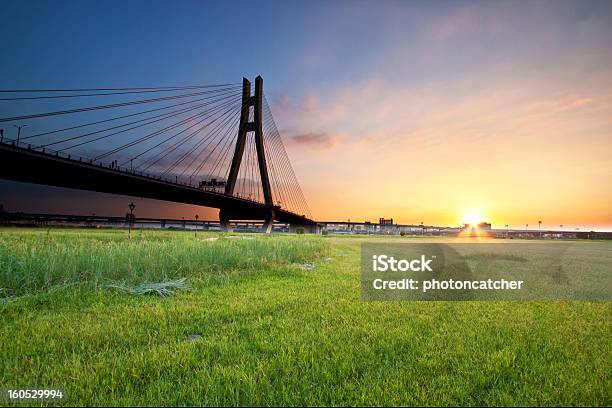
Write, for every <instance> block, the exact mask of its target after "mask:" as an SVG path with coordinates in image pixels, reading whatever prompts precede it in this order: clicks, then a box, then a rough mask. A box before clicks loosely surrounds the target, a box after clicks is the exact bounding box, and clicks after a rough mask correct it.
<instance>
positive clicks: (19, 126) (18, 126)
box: [13, 125, 28, 146]
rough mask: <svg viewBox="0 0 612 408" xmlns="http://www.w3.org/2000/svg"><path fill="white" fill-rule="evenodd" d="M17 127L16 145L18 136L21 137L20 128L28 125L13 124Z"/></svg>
mask: <svg viewBox="0 0 612 408" xmlns="http://www.w3.org/2000/svg"><path fill="white" fill-rule="evenodd" d="M13 126H14V127H16V128H17V146H19V138H20V137H21V128H24V127H26V126H28V125H13Z"/></svg>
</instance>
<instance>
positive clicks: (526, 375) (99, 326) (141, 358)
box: [0, 229, 612, 406]
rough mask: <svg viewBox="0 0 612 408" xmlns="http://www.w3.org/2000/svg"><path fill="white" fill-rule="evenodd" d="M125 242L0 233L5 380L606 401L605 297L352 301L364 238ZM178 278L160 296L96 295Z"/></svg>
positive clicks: (367, 400) (404, 399)
mask: <svg viewBox="0 0 612 408" xmlns="http://www.w3.org/2000/svg"><path fill="white" fill-rule="evenodd" d="M126 234H127V233H126V231H120V230H62V229H51V230H45V229H32V230H24V229H4V230H0V288H2V291H1V292H0V297H1V298H2V299H1V300H0V322H1V325H0V352H1V356H2V358H1V360H0V388H1V387H12V388H20V387H40V388H43V387H45V388H49V387H60V388H63V389H64V390H65V391H66V393H67V395H68V400H67V402H66V403H67V404H70V405H77V404H78V405H112V404H117V405H138V404H140V405H161V404H167V405H299V404H304V405H321V404H331V405H511V406H516V405H597V406H609V405H611V404H612V398H611V397H610V393H611V389H612V382H611V381H610V367H612V358H611V357H612V353H611V350H610V338H611V336H610V334H611V333H610V329H611V317H612V306H611V305H610V302H569V301H550V302H501V301H495V302H478V301H471V302H416V301H415V302H405V301H404V302H363V301H361V300H360V279H359V264H360V243H361V242H363V240H364V238H355V237H321V236H306V235H302V236H296V235H294V236H289V235H273V236H270V237H266V236H263V235H255V234H253V235H245V236H244V237H243V236H240V235H235V236H232V237H230V236H227V235H219V234H204V233H199V234H198V237H197V239H196V238H195V237H194V235H193V233H192V232H180V231H175V232H160V231H137V232H136V233H135V236H134V238H133V239H132V240H131V241H128V240H127V236H126ZM211 238H212V239H211ZM214 238H218V239H216V240H215V239H214ZM373 239H375V240H376V242H381V241H383V242H386V241H387V240H388V241H389V242H391V241H394V242H397V241H400V240H402V241H400V242H405V241H407V240H410V238H373ZM543 245H545V244H543ZM584 245H587V246H588V245H600V247H598V248H600V250H604V251H612V245H610V244H609V243H584ZM180 278H185V282H186V283H187V284H188V285H189V286H190V289H189V290H180V291H178V292H176V294H175V295H174V296H170V297H156V296H139V295H132V294H129V293H124V292H122V291H120V290H116V289H113V288H109V287H108V285H112V284H120V285H123V286H128V287H130V286H134V285H139V284H143V283H155V282H160V281H164V280H176V279H180Z"/></svg>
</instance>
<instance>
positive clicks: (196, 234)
mask: <svg viewBox="0 0 612 408" xmlns="http://www.w3.org/2000/svg"><path fill="white" fill-rule="evenodd" d="M199 217H200V216H199V215H198V214H196V216H195V219H196V225H195V237H196V238H197V237H198V218H199Z"/></svg>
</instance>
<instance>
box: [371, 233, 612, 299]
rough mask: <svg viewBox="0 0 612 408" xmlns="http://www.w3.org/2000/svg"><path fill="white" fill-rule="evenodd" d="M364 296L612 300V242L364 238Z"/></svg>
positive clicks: (391, 297)
mask: <svg viewBox="0 0 612 408" xmlns="http://www.w3.org/2000/svg"><path fill="white" fill-rule="evenodd" d="M361 294H362V299H363V300H368V301H370V300H591V301H609V300H612V245H609V244H608V243H592V242H578V243H572V242H550V241H546V242H544V241H542V242H525V243H522V242H518V243H515V242H512V243H399V244H395V243H394V244H389V243H363V244H362V246H361Z"/></svg>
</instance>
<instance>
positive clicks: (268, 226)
mask: <svg viewBox="0 0 612 408" xmlns="http://www.w3.org/2000/svg"><path fill="white" fill-rule="evenodd" d="M273 226H274V210H270V217H268V218H266V220H265V221H264V223H263V225H262V226H261V232H264V233H266V234H269V233H271V232H272V227H273Z"/></svg>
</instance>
